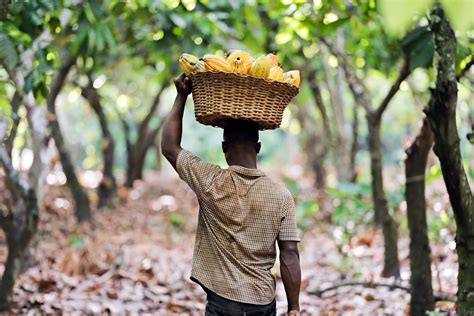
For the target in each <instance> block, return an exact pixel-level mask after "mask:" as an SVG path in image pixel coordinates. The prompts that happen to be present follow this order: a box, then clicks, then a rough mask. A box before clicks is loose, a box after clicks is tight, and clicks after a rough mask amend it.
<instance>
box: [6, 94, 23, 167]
mask: <svg viewBox="0 0 474 316" xmlns="http://www.w3.org/2000/svg"><path fill="white" fill-rule="evenodd" d="M20 104H21V94H20V93H19V92H18V91H15V94H14V95H13V98H12V100H11V101H10V106H11V108H12V119H13V124H12V128H11V131H10V135H9V136H8V138H7V139H6V140H5V149H6V150H7V152H8V154H9V155H10V158H11V157H12V149H13V141H14V140H15V137H16V132H17V129H18V123H19V122H20V116H19V115H18V109H19V108H20Z"/></svg>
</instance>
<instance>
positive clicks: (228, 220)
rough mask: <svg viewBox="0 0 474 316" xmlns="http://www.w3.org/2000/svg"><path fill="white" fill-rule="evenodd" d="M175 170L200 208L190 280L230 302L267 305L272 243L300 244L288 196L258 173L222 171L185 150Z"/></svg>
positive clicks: (273, 255) (270, 288) (241, 169)
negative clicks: (285, 241) (195, 196)
mask: <svg viewBox="0 0 474 316" xmlns="http://www.w3.org/2000/svg"><path fill="white" fill-rule="evenodd" d="M176 167H177V171H178V173H179V175H180V177H181V178H182V179H183V180H184V181H186V182H187V183H188V184H189V186H190V187H191V188H192V189H193V191H194V192H195V193H196V195H197V197H198V200H199V205H200V212H199V220H198V227H197V236H196V244H195V248H194V260H193V269H192V272H191V274H192V278H193V279H194V280H196V281H197V282H198V283H200V284H202V285H204V286H205V287H206V288H208V289H210V290H211V291H213V292H215V293H217V294H219V295H220V296H222V297H225V298H228V299H231V300H235V301H239V302H244V303H249V304H268V303H270V302H272V300H273V299H274V293H275V280H274V277H273V276H272V274H271V272H270V269H271V268H272V267H273V265H274V263H275V258H276V247H275V241H276V240H277V239H278V240H292V241H298V240H299V239H298V236H297V232H296V224H295V212H294V204H293V199H292V197H291V194H290V193H289V192H288V190H287V189H286V188H284V187H283V186H281V185H278V184H276V183H275V182H273V181H272V180H271V179H270V178H268V177H267V176H266V175H265V174H264V173H263V172H261V171H259V170H257V169H249V168H244V167H241V166H235V165H233V166H230V167H229V168H228V169H221V168H220V167H218V166H216V165H212V164H209V163H206V162H203V161H201V160H200V159H199V158H197V157H195V156H194V155H192V154H191V153H190V152H188V151H185V150H183V151H181V153H180V154H179V156H178V159H177V164H176Z"/></svg>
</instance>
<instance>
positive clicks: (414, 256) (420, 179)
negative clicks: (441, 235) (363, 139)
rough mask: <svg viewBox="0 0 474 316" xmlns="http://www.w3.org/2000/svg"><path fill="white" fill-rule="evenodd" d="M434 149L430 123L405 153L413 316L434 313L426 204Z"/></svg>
mask: <svg viewBox="0 0 474 316" xmlns="http://www.w3.org/2000/svg"><path fill="white" fill-rule="evenodd" d="M432 146H433V132H432V131H431V128H430V126H429V125H428V121H427V119H426V118H425V119H424V120H423V126H422V128H421V130H420V132H419V133H418V135H417V136H416V138H415V139H414V141H413V142H412V143H411V145H410V146H409V147H408V148H407V150H406V155H407V156H406V159H405V176H406V188H405V199H406V203H407V218H408V229H409V232H410V270H411V275H410V284H411V287H410V295H411V298H410V315H425V314H426V312H427V311H430V310H433V309H434V302H435V299H434V295H433V288H432V286H431V257H430V255H431V251H430V244H429V239H428V227H427V226H428V225H427V221H426V200H425V171H426V164H427V160H428V154H429V152H430V151H431V147H432Z"/></svg>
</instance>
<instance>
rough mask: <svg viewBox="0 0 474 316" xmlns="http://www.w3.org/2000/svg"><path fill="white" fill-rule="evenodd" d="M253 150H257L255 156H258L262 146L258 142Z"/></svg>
mask: <svg viewBox="0 0 474 316" xmlns="http://www.w3.org/2000/svg"><path fill="white" fill-rule="evenodd" d="M255 149H256V150H257V154H259V153H260V149H262V144H261V143H260V142H258V143H257V145H255Z"/></svg>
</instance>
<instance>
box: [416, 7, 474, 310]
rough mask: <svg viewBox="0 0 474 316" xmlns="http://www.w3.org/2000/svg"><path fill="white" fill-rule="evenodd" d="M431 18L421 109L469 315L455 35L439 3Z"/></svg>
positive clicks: (471, 298) (471, 235)
mask: <svg viewBox="0 0 474 316" xmlns="http://www.w3.org/2000/svg"><path fill="white" fill-rule="evenodd" d="M430 18H431V23H430V28H431V31H432V34H433V41H434V47H435V59H434V68H435V70H436V72H435V73H436V83H435V88H434V89H433V91H432V97H431V100H430V102H429V104H428V106H427V107H426V108H425V110H424V111H425V113H426V116H427V118H428V122H429V124H430V127H431V129H432V131H433V133H434V152H435V154H436V155H437V156H438V158H439V161H440V164H441V171H442V173H443V178H444V182H445V184H446V189H447V191H448V194H449V200H450V202H451V206H452V208H453V213H454V218H455V220H456V225H457V231H456V250H457V253H458V260H459V273H458V295H457V299H458V301H457V312H458V314H459V315H469V313H471V312H472V311H473V310H474V288H473V284H474V246H473V245H474V197H473V194H472V191H471V188H470V185H469V181H468V179H467V176H466V172H465V170H464V166H463V164H462V159H461V150H460V139H459V135H458V131H457V124H456V106H457V104H456V103H457V81H456V73H455V63H456V60H455V58H456V37H455V34H454V31H453V30H452V28H451V26H450V23H449V22H448V19H447V17H446V14H445V12H444V10H443V9H442V7H441V6H440V5H439V4H437V5H435V7H434V9H433V10H432V11H431V15H430Z"/></svg>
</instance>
